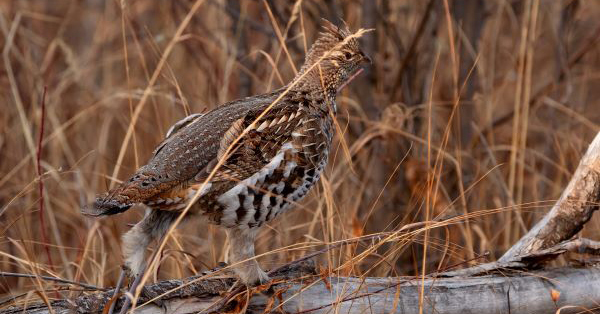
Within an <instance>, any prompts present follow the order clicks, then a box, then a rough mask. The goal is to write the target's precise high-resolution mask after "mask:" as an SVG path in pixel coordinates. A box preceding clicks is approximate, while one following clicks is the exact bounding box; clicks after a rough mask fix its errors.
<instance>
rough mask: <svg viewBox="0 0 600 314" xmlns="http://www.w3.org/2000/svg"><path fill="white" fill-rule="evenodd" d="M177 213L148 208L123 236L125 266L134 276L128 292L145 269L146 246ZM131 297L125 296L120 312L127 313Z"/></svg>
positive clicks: (133, 289)
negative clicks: (144, 214) (144, 215)
mask: <svg viewBox="0 0 600 314" xmlns="http://www.w3.org/2000/svg"><path fill="white" fill-rule="evenodd" d="M178 214H179V213H176V212H175V213H174V212H166V211H160V210H152V209H151V210H149V211H148V213H147V214H146V217H144V219H143V220H142V221H140V222H138V223H137V224H136V225H135V226H133V228H131V229H130V230H129V231H128V232H127V233H126V234H125V235H124V236H123V255H124V256H125V267H126V268H127V270H128V271H129V273H130V274H131V275H132V276H133V277H134V279H133V283H132V284H131V287H130V288H129V291H128V292H129V293H130V294H131V295H135V291H136V289H137V287H138V286H139V284H140V282H141V280H142V278H143V277H144V272H145V269H146V248H147V247H148V245H149V244H150V243H151V242H152V241H153V240H155V239H158V238H162V237H163V236H164V235H165V233H166V232H167V230H169V227H170V226H171V224H172V223H173V221H175V219H177V216H178ZM130 305H131V299H130V298H129V297H127V298H125V303H124V304H123V306H122V307H121V312H120V314H125V313H127V310H128V309H129V306H130Z"/></svg>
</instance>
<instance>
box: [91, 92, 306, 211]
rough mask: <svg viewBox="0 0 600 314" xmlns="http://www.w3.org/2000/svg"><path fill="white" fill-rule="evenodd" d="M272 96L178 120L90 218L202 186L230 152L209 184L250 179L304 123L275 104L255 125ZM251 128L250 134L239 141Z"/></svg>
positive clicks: (98, 202) (101, 199)
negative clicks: (296, 127)
mask: <svg viewBox="0 0 600 314" xmlns="http://www.w3.org/2000/svg"><path fill="white" fill-rule="evenodd" d="M261 97H262V98H261ZM274 98H275V97H274V95H273V94H271V95H265V96H258V97H252V98H246V99H242V100H240V101H236V102H232V103H229V104H227V105H224V106H222V107H220V108H217V109H215V110H213V111H210V112H208V113H206V114H204V115H202V116H196V117H190V118H189V119H187V118H186V119H184V120H182V121H180V122H178V123H177V124H176V125H175V126H174V127H173V128H172V129H173V132H169V133H170V134H169V136H168V137H167V138H166V139H165V140H164V141H163V142H162V143H161V144H160V145H159V146H158V148H157V149H156V150H155V152H154V154H153V156H152V158H151V159H150V160H149V162H148V164H146V165H145V166H143V167H141V168H140V169H139V170H138V171H137V172H136V173H135V174H134V175H133V176H132V177H131V178H130V179H129V180H128V181H126V182H123V183H122V184H121V185H119V186H118V187H117V188H115V189H113V190H111V191H109V192H108V193H107V194H105V195H102V196H99V197H98V198H97V199H96V202H95V203H94V205H93V207H94V208H96V210H93V211H91V212H93V213H89V214H91V215H104V214H114V213H119V212H122V211H125V210H127V209H128V208H129V207H131V206H132V205H133V204H136V203H144V202H146V201H148V200H151V199H153V198H154V197H156V196H159V195H163V194H165V193H170V192H171V191H176V190H181V188H182V187H186V186H189V185H190V184H197V183H202V182H204V181H205V180H206V178H208V176H209V174H210V173H211V172H212V170H213V169H214V167H215V166H216V165H218V164H219V160H220V159H222V158H223V157H224V156H225V154H226V153H227V156H226V159H225V160H224V162H223V163H222V165H221V166H220V167H219V168H218V169H217V171H216V172H215V174H214V176H213V177H212V178H211V180H210V182H216V181H223V180H229V181H236V180H243V179H245V178H247V177H249V176H250V175H252V174H253V173H254V172H256V171H258V170H259V169H261V168H262V167H263V166H264V165H266V164H267V163H268V162H269V160H270V158H272V157H273V156H274V155H275V154H276V152H277V150H278V148H279V147H280V146H281V145H282V144H283V142H284V141H285V140H286V139H288V138H289V137H290V136H291V133H292V129H293V126H294V125H295V124H297V122H298V120H299V119H301V118H300V114H299V113H298V114H296V110H295V109H290V108H289V107H288V106H282V105H280V106H277V105H276V106H274V107H273V108H272V109H271V110H270V111H268V112H267V114H265V115H264V116H263V117H261V119H260V120H259V121H256V122H255V120H256V119H257V117H259V116H260V115H261V114H262V112H263V111H264V109H265V108H266V107H268V106H269V105H270V104H271V103H272V101H273V100H274ZM250 125H253V127H252V128H251V129H249V130H248V132H247V134H245V135H244V136H243V137H242V138H240V139H239V140H237V139H238V137H239V136H240V134H242V132H244V130H245V129H246V128H248V127H249V126H250ZM236 140H237V141H236ZM232 144H234V145H233V147H231V148H230V146H231V145H232Z"/></svg>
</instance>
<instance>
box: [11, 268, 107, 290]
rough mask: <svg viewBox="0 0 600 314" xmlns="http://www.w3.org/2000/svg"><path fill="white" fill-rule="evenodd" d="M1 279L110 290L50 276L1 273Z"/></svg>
mask: <svg viewBox="0 0 600 314" xmlns="http://www.w3.org/2000/svg"><path fill="white" fill-rule="evenodd" d="M0 277H17V278H40V279H43V280H48V281H55V282H60V283H66V284H70V285H75V286H80V287H83V288H86V289H90V290H98V291H106V290H108V289H106V288H100V287H96V286H94V285H90V284H87V283H82V282H77V281H72V280H67V279H62V278H56V277H50V276H38V275H32V274H22V273H10V272H4V271H0Z"/></svg>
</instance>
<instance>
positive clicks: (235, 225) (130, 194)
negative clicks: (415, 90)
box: [84, 21, 370, 284]
mask: <svg viewBox="0 0 600 314" xmlns="http://www.w3.org/2000/svg"><path fill="white" fill-rule="evenodd" d="M364 61H370V60H369V59H368V58H367V57H366V56H365V55H364V54H363V53H362V52H361V50H360V48H359V44H358V41H357V40H356V38H354V37H353V36H351V33H350V31H349V30H348V28H347V27H345V26H344V27H342V28H338V27H336V26H334V25H333V24H331V23H329V22H327V21H325V22H324V32H322V33H321V34H320V37H319V39H318V40H317V41H316V42H315V43H314V44H313V46H312V47H311V49H310V51H309V53H308V54H307V56H306V60H305V63H304V65H303V66H302V68H301V69H300V72H299V73H298V75H297V76H296V78H295V79H294V80H293V81H292V82H291V83H290V84H288V85H287V86H285V87H283V88H280V89H278V90H275V91H273V92H271V93H268V94H264V95H258V96H253V97H248V98H244V99H240V100H236V101H232V102H229V103H226V104H224V105H222V106H220V107H218V108H216V109H214V110H212V111H210V112H208V113H206V114H204V115H200V114H197V115H192V116H189V117H187V118H185V119H183V120H181V121H180V122H178V123H177V124H175V125H174V126H173V127H172V128H171V130H169V132H168V134H167V137H166V138H165V140H164V141H163V142H162V143H160V145H159V146H158V148H157V149H156V150H155V151H154V153H153V156H152V157H151V158H150V160H149V162H148V164H146V165H145V166H143V167H141V168H140V169H139V170H138V171H137V172H136V173H135V174H134V175H133V176H132V177H131V178H130V179H129V180H127V181H126V182H123V183H122V184H121V185H119V186H118V187H116V188H115V189H113V190H111V191H109V192H108V193H107V194H105V195H101V196H98V197H97V198H96V201H95V202H94V203H93V205H92V206H90V207H87V208H85V209H84V213H86V214H88V215H94V216H100V215H110V214H116V213H119V212H123V211H125V210H127V209H128V208H130V207H131V206H132V205H135V204H138V203H143V204H145V205H147V206H148V207H149V208H150V209H151V210H150V211H149V213H148V214H147V216H146V217H145V218H144V220H142V221H141V222H140V223H138V224H137V225H136V226H134V227H133V228H132V229H131V230H130V231H129V232H128V233H127V234H126V235H125V236H124V255H125V257H126V266H127V267H128V268H129V269H130V270H131V272H132V273H133V274H136V275H138V274H139V273H141V272H142V270H143V265H144V262H145V258H144V253H145V248H146V246H147V245H148V244H149V243H150V241H152V240H153V239H155V238H159V237H161V236H162V235H164V233H165V232H166V230H167V229H168V227H169V226H170V224H171V223H172V222H173V221H174V220H175V219H176V217H177V215H178V214H179V213H180V212H181V211H182V210H183V209H184V208H185V207H186V206H187V204H188V203H189V201H190V200H191V199H192V198H193V197H194V195H195V194H196V192H197V191H198V189H200V188H201V186H203V184H204V188H203V190H202V191H201V192H200V196H199V198H198V199H197V202H196V203H195V204H194V205H193V206H192V207H191V208H190V210H189V212H188V213H187V216H188V217H191V216H205V217H207V218H208V219H209V221H210V222H211V223H214V224H217V225H221V226H223V227H225V228H226V230H227V231H228V233H229V236H230V244H231V248H232V259H233V261H234V262H240V261H244V260H248V261H246V262H243V263H240V264H239V265H238V267H236V268H235V270H236V273H237V274H238V275H239V276H240V278H241V280H242V281H243V282H244V283H246V284H257V283H261V282H264V281H266V280H268V277H267V275H266V274H265V273H264V272H263V271H262V270H261V269H260V268H259V267H258V264H257V263H256V261H255V260H253V259H252V258H253V257H254V237H255V235H256V232H257V230H258V228H259V227H260V226H262V225H263V224H264V223H265V222H267V221H269V220H271V219H273V218H274V217H276V216H277V215H279V214H280V213H281V212H283V211H285V210H286V209H287V208H289V207H290V205H291V204H293V203H294V202H297V201H299V200H300V199H301V198H302V197H303V196H305V195H306V194H307V193H308V191H309V189H310V188H311V187H312V186H313V185H314V183H315V182H316V181H317V180H318V178H319V175H320V173H321V171H322V170H323V169H324V167H325V165H326V163H327V158H328V155H329V149H330V145H331V140H332V137H333V122H332V117H333V115H334V114H335V111H336V105H335V98H336V93H337V89H338V88H339V87H340V86H341V84H342V83H343V82H344V81H345V80H346V79H347V78H348V77H349V75H350V74H351V73H352V72H354V71H355V70H356V69H357V68H358V67H359V66H360V64H361V63H363V62H364ZM238 139H239V141H237V142H236V140H238ZM227 153H228V154H227ZM220 161H222V165H221V166H220V167H218V168H217V169H216V170H215V167H216V166H217V165H218V164H219V162H220ZM213 170H215V171H214V176H212V177H211V176H210V174H211V172H213ZM186 218H187V217H186Z"/></svg>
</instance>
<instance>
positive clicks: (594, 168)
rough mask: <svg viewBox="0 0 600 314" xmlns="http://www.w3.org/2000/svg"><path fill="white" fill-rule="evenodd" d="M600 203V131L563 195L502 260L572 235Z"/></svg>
mask: <svg viewBox="0 0 600 314" xmlns="http://www.w3.org/2000/svg"><path fill="white" fill-rule="evenodd" d="M599 205H600V133H598V134H597V135H596V137H595V138H594V140H593V141H592V144H590V146H589V148H588V150H587V152H586V153H585V155H584V156H583V158H581V161H580V162H579V166H578V167H577V170H575V174H574V175H573V178H572V179H571V181H570V182H569V185H568V186H567V188H566V189H565V190H564V191H563V193H562V195H561V197H560V199H559V200H558V201H557V202H556V204H555V205H554V206H553V207H552V209H551V210H550V212H548V214H546V215H545V216H544V218H543V219H542V220H540V221H539V222H538V223H537V224H536V225H535V226H533V228H531V230H529V232H528V233H527V234H526V235H525V236H523V237H522V238H521V239H520V240H519V241H518V242H517V243H516V244H515V245H514V246H512V247H511V248H510V249H509V250H508V251H506V253H504V255H503V256H502V257H501V258H500V259H499V260H498V261H499V262H502V263H503V262H509V261H512V260H515V259H517V258H518V256H519V255H525V254H527V253H531V252H535V251H540V250H543V249H547V248H550V247H553V246H555V245H557V244H559V243H561V242H563V241H566V240H569V239H571V238H572V237H573V236H574V235H575V234H577V233H578V232H579V231H581V229H582V228H583V225H585V223H586V222H588V221H589V220H590V218H592V214H593V213H594V211H595V210H597V209H598V206H599Z"/></svg>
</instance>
